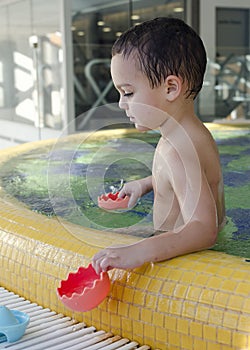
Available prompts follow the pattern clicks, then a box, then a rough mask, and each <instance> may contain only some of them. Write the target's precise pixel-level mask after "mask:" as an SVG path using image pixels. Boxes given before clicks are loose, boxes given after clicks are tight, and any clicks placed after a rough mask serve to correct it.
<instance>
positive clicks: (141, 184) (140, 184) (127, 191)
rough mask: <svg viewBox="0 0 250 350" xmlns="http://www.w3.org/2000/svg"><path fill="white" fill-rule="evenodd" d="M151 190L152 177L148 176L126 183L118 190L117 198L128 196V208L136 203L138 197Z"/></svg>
mask: <svg viewBox="0 0 250 350" xmlns="http://www.w3.org/2000/svg"><path fill="white" fill-rule="evenodd" d="M151 190H152V177H151V176H149V177H147V178H144V179H140V180H135V181H131V182H128V183H126V184H125V185H124V186H123V188H122V189H121V190H120V192H119V198H124V197H125V196H129V197H130V199H129V202H128V208H132V207H134V206H135V205H136V203H137V201H138V199H139V198H140V197H142V196H143V195H144V194H145V193H147V192H149V191H151Z"/></svg>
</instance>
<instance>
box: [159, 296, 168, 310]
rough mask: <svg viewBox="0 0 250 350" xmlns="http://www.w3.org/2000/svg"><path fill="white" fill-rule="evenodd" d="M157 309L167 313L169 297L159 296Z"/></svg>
mask: <svg viewBox="0 0 250 350" xmlns="http://www.w3.org/2000/svg"><path fill="white" fill-rule="evenodd" d="M157 310H159V311H161V312H165V313H167V312H168V310H169V299H168V298H164V297H161V298H159V300H158V307H157Z"/></svg>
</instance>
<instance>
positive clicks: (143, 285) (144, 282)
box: [137, 276, 150, 290]
mask: <svg viewBox="0 0 250 350" xmlns="http://www.w3.org/2000/svg"><path fill="white" fill-rule="evenodd" d="M149 281H150V279H149V278H148V277H145V276H140V278H139V281H138V283H137V288H139V289H142V290H146V289H147V287H148V284H149Z"/></svg>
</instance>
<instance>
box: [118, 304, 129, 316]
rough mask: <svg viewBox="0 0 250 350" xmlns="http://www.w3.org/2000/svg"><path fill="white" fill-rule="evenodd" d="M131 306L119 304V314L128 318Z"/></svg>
mask: <svg viewBox="0 0 250 350" xmlns="http://www.w3.org/2000/svg"><path fill="white" fill-rule="evenodd" d="M128 310H129V306H128V304H125V303H121V302H118V314H119V315H121V316H124V317H128V316H129V313H128Z"/></svg>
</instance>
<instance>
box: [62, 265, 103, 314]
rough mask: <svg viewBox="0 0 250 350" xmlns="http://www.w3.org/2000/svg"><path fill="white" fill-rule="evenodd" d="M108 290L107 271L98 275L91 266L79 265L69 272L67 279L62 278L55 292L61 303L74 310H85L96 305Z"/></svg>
mask: <svg viewBox="0 0 250 350" xmlns="http://www.w3.org/2000/svg"><path fill="white" fill-rule="evenodd" d="M109 291H110V280H109V276H108V273H107V272H101V273H100V275H98V274H97V273H96V272H95V270H94V268H93V266H92V265H91V264H89V266H88V267H87V268H85V267H82V266H81V267H79V269H78V270H77V272H76V273H72V272H70V273H69V275H68V278H67V280H62V281H61V285H60V287H59V288H57V294H58V297H59V299H60V300H61V301H62V303H63V304H64V305H65V306H67V307H68V308H70V309H71V310H74V311H80V312H85V311H89V310H91V309H94V308H95V307H97V306H98V305H99V304H100V303H101V302H102V301H103V300H104V299H105V298H106V296H107V295H108V293H109Z"/></svg>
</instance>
